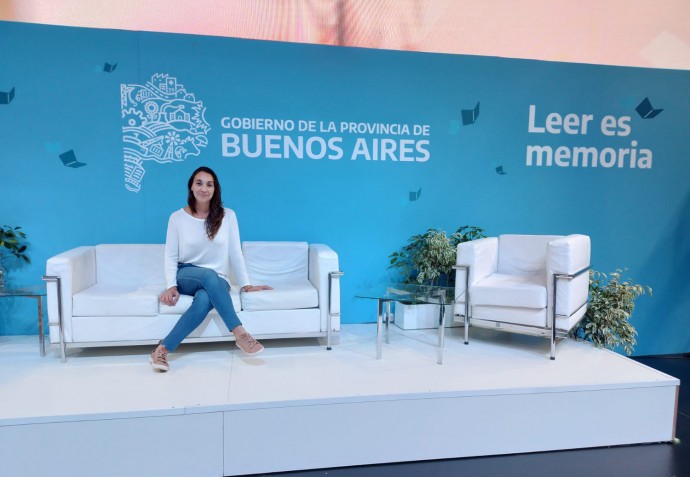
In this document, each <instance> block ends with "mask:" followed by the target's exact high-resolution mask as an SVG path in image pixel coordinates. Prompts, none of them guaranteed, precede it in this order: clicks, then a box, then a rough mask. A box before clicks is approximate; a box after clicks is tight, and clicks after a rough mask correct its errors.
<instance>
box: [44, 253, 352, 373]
mask: <svg viewBox="0 0 690 477" xmlns="http://www.w3.org/2000/svg"><path fill="white" fill-rule="evenodd" d="M242 252H243V254H244V258H245V262H246V266H247V271H248V273H249V278H250V281H251V283H254V284H261V285H270V286H272V287H273V290H266V291H261V292H250V293H243V292H240V291H239V286H231V292H230V293H231V295H232V299H233V303H234V306H235V310H236V311H237V312H238V316H239V318H240V320H241V321H242V323H243V325H244V326H245V328H246V329H247V331H249V332H250V333H252V335H254V336H255V337H257V338H258V339H267V338H293V337H321V336H325V337H327V338H328V343H327V347H328V348H329V349H330V345H331V332H337V331H339V330H340V280H339V277H340V275H342V273H341V272H340V268H339V265H338V255H337V254H336V253H335V252H334V251H333V250H332V249H331V248H330V247H328V246H327V245H323V244H308V243H306V242H244V243H243V244H242ZM163 257H164V245H162V244H105V245H96V246H84V247H78V248H75V249H72V250H69V251H66V252H64V253H61V254H59V255H56V256H54V257H51V258H50V259H48V261H47V266H46V276H45V277H44V279H45V280H46V282H47V309H48V320H49V325H50V342H51V343H59V344H60V351H61V355H62V359H63V361H64V359H65V349H66V348H67V347H89V346H121V345H133V344H154V343H157V342H158V341H159V340H161V339H162V338H164V337H165V336H166V335H167V333H168V332H169V331H170V330H171V329H172V327H173V326H174V325H175V323H176V322H177V320H178V319H179V318H180V315H181V314H182V313H183V312H184V311H185V310H186V309H187V308H188V307H189V305H190V304H191V302H192V297H191V296H185V295H182V296H181V297H180V300H179V302H178V303H177V304H176V305H175V306H173V307H171V306H167V305H164V304H162V303H160V302H159V299H158V296H159V294H160V293H161V292H162V291H163V290H164V289H165V277H164V269H163ZM230 278H231V284H232V282H234V277H232V276H231V277H230ZM233 339H234V338H233V335H232V333H230V332H229V331H228V329H227V328H226V327H225V325H224V324H223V322H222V320H221V319H220V317H219V316H218V314H217V313H216V312H215V310H213V311H211V313H209V315H208V317H207V318H206V320H205V321H204V322H203V323H202V324H201V325H200V326H199V327H198V328H197V329H196V330H195V331H194V332H193V333H192V334H191V335H190V336H189V337H188V338H187V339H186V340H185V342H195V341H196V342H199V341H225V340H233Z"/></svg>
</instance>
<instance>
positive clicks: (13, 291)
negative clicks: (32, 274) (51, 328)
mask: <svg viewBox="0 0 690 477" xmlns="http://www.w3.org/2000/svg"><path fill="white" fill-rule="evenodd" d="M45 296H46V287H45V285H35V286H28V287H16V288H15V287H3V288H0V298H11V297H24V298H33V299H35V300H36V302H37V304H38V342H39V347H40V350H41V356H45V355H46V344H45V337H44V335H43V333H44V332H43V299H44V297H45Z"/></svg>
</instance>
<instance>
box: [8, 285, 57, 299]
mask: <svg viewBox="0 0 690 477" xmlns="http://www.w3.org/2000/svg"><path fill="white" fill-rule="evenodd" d="M4 296H46V286H45V285H31V286H25V287H15V286H8V287H5V288H0V297H4Z"/></svg>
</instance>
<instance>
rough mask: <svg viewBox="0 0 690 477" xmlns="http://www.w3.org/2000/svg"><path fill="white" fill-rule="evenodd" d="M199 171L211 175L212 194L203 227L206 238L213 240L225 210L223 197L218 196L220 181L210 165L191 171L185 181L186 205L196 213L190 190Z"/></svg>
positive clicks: (193, 198) (194, 199) (194, 200)
mask: <svg viewBox="0 0 690 477" xmlns="http://www.w3.org/2000/svg"><path fill="white" fill-rule="evenodd" d="M199 172H205V173H207V174H210V175H211V177H213V188H214V190H213V196H212V197H211V203H210V207H209V211H208V217H206V222H205V223H204V227H205V228H206V235H208V238H209V239H211V240H213V237H215V236H216V234H217V233H218V229H220V224H221V223H222V222H223V217H224V216H225V210H224V209H223V199H221V196H220V182H218V176H217V175H216V173H215V172H213V170H212V169H211V168H210V167H206V166H201V167H199V168H198V169H197V170H195V171H194V172H192V175H191V177H190V178H189V180H188V181H187V205H189V208H190V209H191V210H192V212H193V213H195V214H196V197H194V193H193V192H192V184H193V183H194V178H195V177H196V175H197V174H198V173H199Z"/></svg>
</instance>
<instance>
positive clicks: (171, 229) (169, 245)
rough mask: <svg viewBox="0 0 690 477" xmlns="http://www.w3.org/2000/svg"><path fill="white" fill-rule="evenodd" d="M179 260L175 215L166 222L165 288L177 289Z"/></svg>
mask: <svg viewBox="0 0 690 477" xmlns="http://www.w3.org/2000/svg"><path fill="white" fill-rule="evenodd" d="M179 258H180V234H179V231H178V230H177V222H176V221H175V214H172V215H171V216H170V219H169V220H168V232H167V234H166V236H165V258H164V268H165V284H166V288H167V289H170V288H172V287H177V264H178V263H179Z"/></svg>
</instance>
